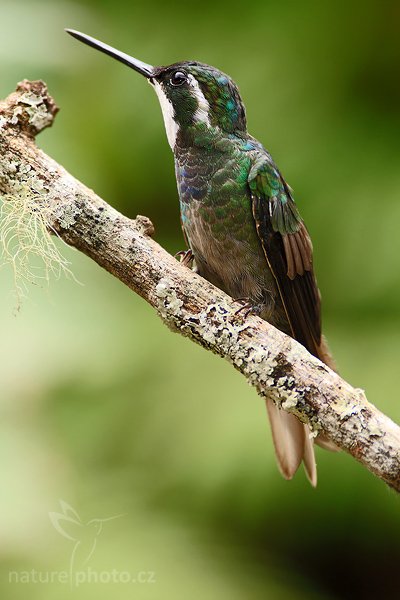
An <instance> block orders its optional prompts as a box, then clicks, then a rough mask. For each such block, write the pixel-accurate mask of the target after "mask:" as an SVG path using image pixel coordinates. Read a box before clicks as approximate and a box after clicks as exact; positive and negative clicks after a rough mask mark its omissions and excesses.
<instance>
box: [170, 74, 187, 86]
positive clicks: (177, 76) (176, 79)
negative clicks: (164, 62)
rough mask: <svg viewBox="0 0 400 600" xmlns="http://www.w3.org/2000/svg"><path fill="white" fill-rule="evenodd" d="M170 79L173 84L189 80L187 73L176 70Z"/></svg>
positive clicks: (180, 83) (176, 84)
mask: <svg viewBox="0 0 400 600" xmlns="http://www.w3.org/2000/svg"><path fill="white" fill-rule="evenodd" d="M169 81H170V84H171V85H173V86H178V85H182V84H183V83H185V82H186V81H187V77H186V73H183V72H182V71H175V73H173V75H172V77H171V79H170V80H169Z"/></svg>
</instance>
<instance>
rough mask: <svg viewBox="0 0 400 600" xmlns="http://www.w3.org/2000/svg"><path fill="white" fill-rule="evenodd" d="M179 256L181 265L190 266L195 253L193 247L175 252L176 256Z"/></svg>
mask: <svg viewBox="0 0 400 600" xmlns="http://www.w3.org/2000/svg"><path fill="white" fill-rule="evenodd" d="M178 256H179V262H180V263H181V265H183V266H184V267H189V268H190V263H191V262H193V260H194V254H193V252H192V251H191V249H190V248H189V250H181V251H180V252H177V253H176V254H175V258H178Z"/></svg>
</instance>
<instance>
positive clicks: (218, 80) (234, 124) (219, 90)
mask: <svg viewBox="0 0 400 600" xmlns="http://www.w3.org/2000/svg"><path fill="white" fill-rule="evenodd" d="M66 31H67V32H68V33H70V34H71V35H72V36H73V37H75V38H77V39H78V40H80V41H82V42H84V43H86V44H88V45H89V46H92V47H94V48H96V49H98V50H101V51H102V52H105V53H106V54H108V55H110V56H112V57H113V58H115V59H117V60H119V61H120V62H123V63H124V64H126V65H128V66H129V67H131V68H132V69H134V70H135V71H137V72H138V73H140V74H141V75H144V77H146V78H147V80H148V81H149V83H150V84H151V85H152V86H153V87H154V88H155V91H156V93H157V96H158V99H159V101H160V105H161V109H162V112H163V117H164V123H165V128H166V131H167V137H168V142H169V144H170V146H171V148H172V149H173V148H174V146H175V141H176V138H177V135H178V133H179V131H181V130H184V129H185V128H189V127H191V126H193V125H196V124H202V127H205V128H210V129H211V128H219V129H221V130H222V131H224V132H225V133H239V134H240V133H245V132H246V113H245V109H244V106H243V103H242V100H241V98H240V94H239V90H238V88H237V85H236V84H235V82H234V81H232V79H231V78H230V77H228V75H225V74H224V73H222V72H221V71H218V69H215V68H214V67H210V66H209V65H205V64H202V63H199V62H190V61H186V62H180V63H175V64H173V65H170V66H167V67H153V66H151V65H148V64H147V63H144V62H142V61H140V60H138V59H136V58H133V57H132V56H129V55H127V54H125V53H123V52H120V51H119V50H115V48H112V47H111V46H108V45H107V44H103V43H102V42H99V41H98V40H95V39H94V38H92V37H90V36H87V35H85V34H83V33H79V32H77V31H73V30H70V29H67V30H66Z"/></svg>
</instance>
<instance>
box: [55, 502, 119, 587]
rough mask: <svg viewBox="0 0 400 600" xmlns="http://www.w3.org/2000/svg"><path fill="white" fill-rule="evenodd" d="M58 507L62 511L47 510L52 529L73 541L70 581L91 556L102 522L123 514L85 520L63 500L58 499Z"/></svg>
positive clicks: (101, 528) (101, 529)
mask: <svg viewBox="0 0 400 600" xmlns="http://www.w3.org/2000/svg"><path fill="white" fill-rule="evenodd" d="M60 507H61V511H62V512H49V518H50V521H51V523H52V525H53V527H54V529H55V530H56V531H58V533H59V534H60V535H62V536H63V537H65V538H67V539H68V540H71V541H72V542H73V543H74V547H73V550H72V553H71V560H70V565H69V571H70V580H71V582H72V576H73V573H74V572H75V571H76V570H78V569H82V567H84V566H85V565H86V564H87V563H88V562H89V560H90V559H91V557H92V556H93V553H94V551H95V549H96V545H97V539H98V537H99V535H100V533H101V532H102V531H103V524H104V523H106V522H107V521H112V520H114V519H118V518H119V517H122V516H123V515H122V514H121V515H114V516H112V517H107V518H105V519H98V518H96V519H90V520H89V521H86V522H85V521H83V520H82V519H81V518H80V516H79V514H78V513H77V511H76V510H75V509H74V508H72V506H71V505H70V504H68V503H67V502H65V501H64V500H60Z"/></svg>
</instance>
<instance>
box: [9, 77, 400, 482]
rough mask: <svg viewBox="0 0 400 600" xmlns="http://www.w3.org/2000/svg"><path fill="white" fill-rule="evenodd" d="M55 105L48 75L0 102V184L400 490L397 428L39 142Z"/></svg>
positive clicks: (261, 389) (178, 326) (167, 317)
mask: <svg viewBox="0 0 400 600" xmlns="http://www.w3.org/2000/svg"><path fill="white" fill-rule="evenodd" d="M57 110H58V109H57V107H56V105H55V103H54V101H53V100H52V98H50V96H49V95H48V93H47V88H46V86H45V84H44V83H43V82H40V81H37V82H28V81H26V80H25V81H23V82H22V83H20V84H19V85H18V88H17V91H16V92H15V93H13V94H11V95H10V96H9V97H8V98H7V99H6V100H5V101H3V102H1V103H0V192H1V193H3V194H4V195H5V199H6V201H7V198H10V197H12V196H13V195H15V194H18V193H20V190H21V189H23V190H24V194H25V196H26V195H27V197H28V198H29V200H30V202H31V206H33V207H34V208H33V209H32V210H34V211H36V210H37V211H39V212H40V213H42V214H43V215H45V218H46V224H47V226H48V228H49V230H52V231H53V232H56V233H57V235H58V236H59V237H60V238H62V239H63V240H64V241H65V242H67V243H68V244H70V245H71V246H74V247H75V248H78V249H79V250H80V251H82V252H84V253H85V254H87V255H88V256H90V257H91V258H92V259H93V260H94V261H96V262H97V263H98V264H99V265H100V266H102V267H103V268H105V269H106V270H107V271H109V272H110V273H112V274H113V275H114V276H115V277H117V278H118V279H120V281H122V282H123V283H124V284H125V285H127V286H129V287H130V288H131V289H132V290H133V291H135V292H136V293H138V294H139V295H140V296H142V298H144V299H145V300H146V301H147V302H148V303H149V304H151V306H153V307H154V308H155V309H156V310H157V312H158V313H159V315H160V316H161V317H162V319H163V320H164V322H165V323H166V324H167V325H168V326H169V327H170V328H171V329H173V330H174V331H177V332H179V333H181V334H182V335H185V336H187V337H189V338H190V339H191V340H193V341H195V342H197V343H199V344H200V345H201V346H203V347H204V348H206V349H208V350H211V351H212V352H215V353H216V354H218V355H219V356H221V357H223V358H225V359H227V360H228V361H229V362H231V363H232V364H233V366H234V367H235V368H236V369H238V370H239V371H240V372H241V373H242V374H243V375H244V376H245V377H246V378H247V379H248V381H249V382H250V383H251V384H252V385H253V386H254V387H255V388H256V389H257V391H258V393H259V394H260V395H261V396H263V397H268V398H271V399H272V400H273V401H274V402H275V403H276V404H277V405H279V406H281V408H282V409H284V410H286V411H288V412H290V413H293V414H295V415H296V416H297V417H298V418H299V419H301V420H302V421H303V422H305V423H308V424H309V425H310V427H311V430H312V431H313V432H315V433H317V432H318V431H319V430H321V429H322V430H323V431H324V432H325V434H326V435H327V436H328V437H329V438H330V439H331V440H333V441H334V442H335V444H337V445H338V446H339V447H340V448H342V449H343V450H345V451H346V452H348V453H349V454H351V455H352V456H353V457H354V458H356V459H357V460H358V461H360V462H361V463H362V464H363V465H364V466H365V467H367V469H369V470H370V471H372V472H373V473H374V474H375V475H377V476H378V477H380V478H381V479H383V480H384V481H385V482H386V483H387V484H388V485H389V486H391V487H392V488H394V489H395V490H397V491H400V428H399V427H398V426H397V425H396V424H395V423H393V421H391V420H390V419H389V418H388V417H386V416H385V415H384V414H382V413H381V412H380V411H379V410H378V409H377V408H375V407H374V406H373V405H372V404H370V403H369V402H368V401H367V400H366V398H365V395H364V393H363V391H362V390H358V389H354V388H352V387H351V386H350V385H349V384H348V383H346V382H345V381H344V380H343V379H341V378H340V377H339V376H338V375H337V374H336V373H334V372H333V371H331V370H330V369H329V368H328V367H327V366H326V365H324V364H323V363H321V362H320V361H319V360H318V359H316V358H315V357H313V356H312V355H310V354H309V353H308V352H307V351H306V350H305V348H304V347H303V346H301V345H300V344H299V343H297V342H296V341H295V340H293V339H292V338H290V337H288V336H286V335H284V334H283V333H281V332H280V331H278V330H277V329H275V328H274V327H273V326H272V325H270V324H269V323H267V322H265V321H263V320H261V319H260V318H258V317H256V316H252V315H250V316H249V317H247V318H245V319H244V318H243V316H241V315H240V314H237V313H236V311H237V309H238V305H237V303H235V302H234V301H233V300H232V298H230V297H229V296H227V295H226V294H224V293H223V292H222V291H221V290H219V289H217V288H216V287H214V286H213V285H211V284H210V283H208V282H207V281H205V280H204V279H202V278H201V277H199V276H198V275H196V274H195V273H193V272H192V271H190V270H189V269H188V268H186V267H184V266H182V265H180V264H179V263H178V262H177V261H176V260H175V259H174V258H173V257H172V256H170V255H169V254H168V253H167V252H166V251H165V250H163V248H161V247H160V246H159V245H158V244H157V243H156V242H155V241H153V240H152V239H151V237H150V236H151V235H152V234H153V226H152V224H151V222H150V221H149V220H148V219H147V218H146V217H140V216H138V217H137V218H136V219H134V220H131V219H128V218H127V217H124V216H123V215H121V214H120V213H118V212H117V211H116V210H115V209H114V208H112V207H111V206H110V205H108V204H107V203H106V202H104V201H103V200H102V199H101V198H99V197H98V196H97V195H96V194H95V193H94V192H93V191H92V190H90V189H88V188H86V187H85V186H84V185H83V184H82V183H80V182H79V181H77V180H76V179H74V178H73V177H72V176H71V175H70V174H69V173H67V171H65V169H63V167H61V166H60V165H58V164H57V163H56V162H55V161H54V160H52V159H51V158H50V157H48V156H47V155H46V154H45V153H44V152H42V151H41V150H39V149H38V148H37V147H36V145H35V141H34V138H35V136H36V135H37V134H38V133H39V132H40V131H41V130H42V129H44V128H45V127H47V126H50V125H51V124H52V123H53V120H54V116H55V114H56V112H57Z"/></svg>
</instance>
